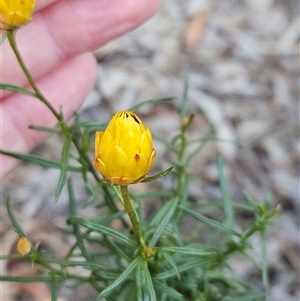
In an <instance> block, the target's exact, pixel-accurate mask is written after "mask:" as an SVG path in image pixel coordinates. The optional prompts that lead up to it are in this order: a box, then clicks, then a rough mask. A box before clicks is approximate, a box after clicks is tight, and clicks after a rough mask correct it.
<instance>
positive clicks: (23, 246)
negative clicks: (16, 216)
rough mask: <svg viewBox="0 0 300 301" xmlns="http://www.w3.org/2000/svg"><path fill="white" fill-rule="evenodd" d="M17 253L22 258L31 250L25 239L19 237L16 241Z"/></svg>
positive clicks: (30, 245) (28, 242)
mask: <svg viewBox="0 0 300 301" xmlns="http://www.w3.org/2000/svg"><path fill="white" fill-rule="evenodd" d="M17 247H18V251H19V253H21V255H22V256H25V255H26V254H28V253H29V252H30V250H31V247H32V244H31V242H30V241H29V240H28V239H27V238H26V237H21V238H20V239H19V241H18V245H17Z"/></svg>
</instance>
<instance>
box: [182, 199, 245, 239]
mask: <svg viewBox="0 0 300 301" xmlns="http://www.w3.org/2000/svg"><path fill="white" fill-rule="evenodd" d="M178 208H180V209H181V210H183V211H184V212H185V213H187V214H188V215H190V216H192V217H193V218H195V219H197V220H198V221H200V222H202V223H204V224H205V225H207V226H209V227H211V228H212V229H214V230H219V231H221V232H225V233H230V234H233V235H236V236H238V237H241V235H240V234H239V233H237V232H235V231H234V230H233V229H230V228H228V227H226V226H224V225H223V224H221V223H219V222H217V221H215V220H213V219H210V218H208V217H206V216H204V215H201V214H200V213H197V212H195V211H192V210H190V209H188V208H186V207H183V206H181V205H178Z"/></svg>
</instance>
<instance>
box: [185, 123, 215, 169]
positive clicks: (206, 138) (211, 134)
mask: <svg viewBox="0 0 300 301" xmlns="http://www.w3.org/2000/svg"><path fill="white" fill-rule="evenodd" d="M212 138H213V128H210V129H209V131H208V133H207V134H206V135H205V137H204V138H202V139H201V140H200V142H201V143H200V144H199V146H198V147H196V149H195V150H194V151H192V152H191V154H189V156H188V157H187V159H186V165H190V163H191V161H192V160H193V158H194V157H195V156H196V155H197V154H199V153H200V152H201V150H202V149H203V148H204V147H205V145H206V144H207V142H208V141H210V140H211V139H212Z"/></svg>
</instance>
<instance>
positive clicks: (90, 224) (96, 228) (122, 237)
mask: <svg viewBox="0 0 300 301" xmlns="http://www.w3.org/2000/svg"><path fill="white" fill-rule="evenodd" d="M68 222H69V223H71V224H73V223H78V224H80V225H82V226H84V227H86V228H88V229H90V230H92V231H95V232H100V233H102V234H104V235H108V236H111V237H114V238H116V239H118V240H120V241H123V242H124V243H126V244H128V245H130V246H132V247H134V248H136V247H137V245H136V243H135V241H134V240H132V239H130V238H129V237H127V236H126V235H123V234H121V233H119V232H118V231H115V230H112V229H110V228H109V227H106V226H103V225H100V224H96V223H94V222H91V221H88V220H86V219H84V218H80V217H71V218H69V219H68Z"/></svg>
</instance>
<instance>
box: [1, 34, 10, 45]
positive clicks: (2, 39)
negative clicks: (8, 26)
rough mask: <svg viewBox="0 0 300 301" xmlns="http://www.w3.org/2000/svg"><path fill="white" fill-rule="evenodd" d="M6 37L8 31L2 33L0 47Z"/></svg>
mask: <svg viewBox="0 0 300 301" xmlns="http://www.w3.org/2000/svg"><path fill="white" fill-rule="evenodd" d="M7 36H8V31H7V30H6V31H4V33H3V35H2V36H1V38H0V46H1V45H2V44H3V42H4V41H5V39H6V38H7Z"/></svg>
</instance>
